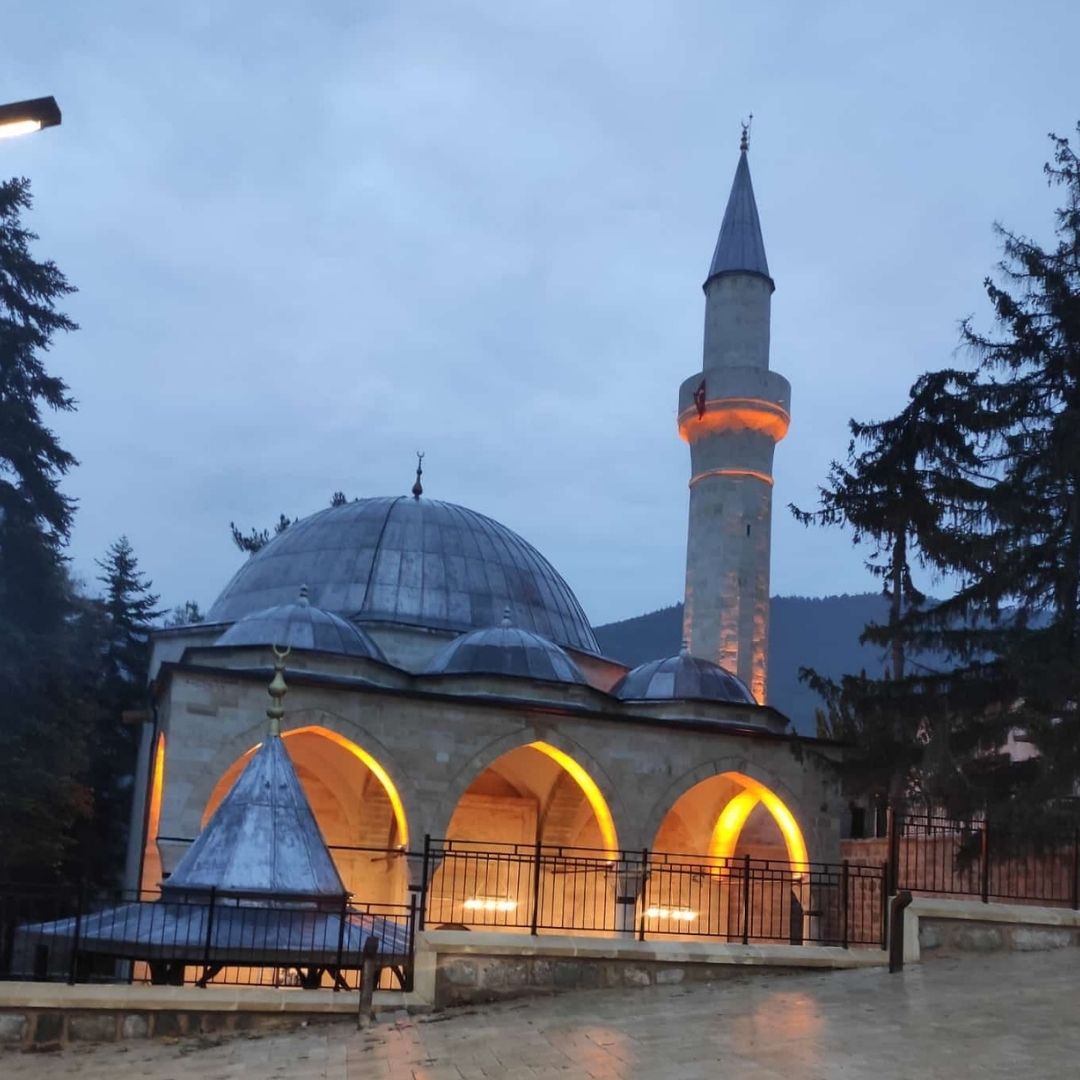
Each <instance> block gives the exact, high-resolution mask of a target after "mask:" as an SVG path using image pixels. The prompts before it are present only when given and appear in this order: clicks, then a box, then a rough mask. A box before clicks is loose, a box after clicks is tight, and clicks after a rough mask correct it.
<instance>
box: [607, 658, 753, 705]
mask: <svg viewBox="0 0 1080 1080" xmlns="http://www.w3.org/2000/svg"><path fill="white" fill-rule="evenodd" d="M611 693H612V694H613V695H614V696H615V697H617V698H618V699H619V700H620V701H674V700H698V701H725V702H728V703H730V704H732V705H756V704H757V702H756V701H755V700H754V695H753V694H751V693H750V691H749V689H748V688H747V686H746V683H744V682H743V681H742V679H740V678H738V677H737V676H735V675H732V674H731V672H730V671H727V670H725V669H724V668H722V667H721V666H720V665H719V664H714V663H713V662H712V661H711V660H702V659H701V658H700V657H698V656H691V655H690V653H689V651H688V650H687V649H686V647H685V646H684V647H683V650H682V652H680V653H679V655H678V656H669V657H667V658H666V659H663V660H649V661H648V662H647V663H644V664H640V665H638V667H636V668H634V669H632V670H631V671H628V672H627V673H626V674H625V675H624V676H623V677H622V678H621V679H620V680H619V681H618V682H617V683H616V684H615V685H614V686H613V687H612V689H611Z"/></svg>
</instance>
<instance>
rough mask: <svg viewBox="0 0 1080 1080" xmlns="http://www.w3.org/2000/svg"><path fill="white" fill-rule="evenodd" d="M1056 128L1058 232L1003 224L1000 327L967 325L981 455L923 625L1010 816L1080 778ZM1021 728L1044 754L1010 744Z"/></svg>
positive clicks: (1079, 212) (1065, 240)
mask: <svg viewBox="0 0 1080 1080" xmlns="http://www.w3.org/2000/svg"><path fill="white" fill-rule="evenodd" d="M1077 132H1078V134H1080V125H1078V128H1077ZM1051 138H1052V139H1053V142H1054V161H1053V163H1052V164H1048V165H1046V166H1045V172H1046V175H1047V177H1048V180H1049V182H1050V183H1051V184H1052V185H1056V186H1060V187H1061V188H1063V190H1064V205H1063V206H1062V207H1061V208H1060V209H1059V210H1058V211H1057V215H1056V218H1057V222H1056V228H1055V234H1056V243H1055V244H1054V246H1052V247H1049V248H1044V247H1043V246H1041V245H1039V244H1037V243H1036V242H1035V241H1033V240H1031V239H1029V238H1027V237H1024V236H1020V235H1018V234H1016V233H1014V232H1012V231H1010V230H1008V229H1006V228H1004V227H1002V226H1000V225H999V226H997V227H996V228H997V232H998V234H999V235H1000V237H1001V239H1002V246H1003V252H1004V255H1003V258H1002V261H1001V263H1000V264H999V266H998V271H999V279H998V280H997V281H995V280H994V279H993V278H987V279H986V281H985V288H986V293H987V296H988V298H989V300H990V303H991V307H992V309H993V314H994V319H995V322H996V325H997V332H996V333H993V334H991V333H983V332H981V331H979V330H977V329H976V327H975V324H974V322H973V320H971V319H968V320H966V321H965V322H964V324H963V341H964V343H965V344H966V345H967V346H968V347H969V348H970V350H971V351H972V353H973V354H974V356H975V358H976V359H977V361H978V367H977V378H976V379H975V380H973V381H972V383H971V386H970V390H969V405H968V412H967V416H966V418H965V421H964V423H965V426H966V427H967V430H968V433H969V437H970V439H971V440H972V443H973V445H974V446H975V448H976V452H977V454H978V457H979V462H980V464H979V468H978V469H977V470H972V471H971V472H970V473H969V475H968V476H967V477H966V481H967V482H966V484H965V485H958V486H957V487H956V488H955V489H954V490H953V491H952V492H951V493H950V512H951V514H952V515H953V519H954V522H955V524H956V526H957V529H956V532H955V534H954V538H955V541H956V542H955V543H953V544H951V545H949V546H948V547H947V548H945V549H943V550H942V551H940V552H939V558H940V562H941V564H942V566H943V567H944V568H945V569H947V570H949V571H951V572H952V573H954V574H956V575H957V576H958V577H959V579H960V581H961V585H960V587H959V588H958V589H957V591H956V594H955V595H954V596H952V597H950V598H949V599H948V600H946V601H945V602H944V603H942V604H941V605H940V606H939V607H938V608H937V609H935V610H934V611H933V612H931V613H928V615H927V617H924V618H923V619H922V620H920V625H919V626H918V627H917V629H918V630H919V631H920V632H921V633H922V635H923V637H922V639H923V640H926V641H934V640H935V635H936V640H937V641H939V642H941V643H943V644H945V645H947V646H948V647H949V648H950V649H951V650H952V651H953V652H954V653H955V654H956V655H958V656H961V657H962V658H963V659H964V660H965V661H966V663H967V667H966V669H965V671H964V672H963V677H962V678H958V679H954V680H953V684H952V686H951V688H950V694H951V696H952V708H953V713H954V731H953V736H952V742H953V746H954V749H955V751H956V753H957V755H958V756H959V757H960V758H961V759H962V760H963V761H964V763H965V768H964V775H965V777H966V778H967V779H968V780H969V781H970V782H971V783H972V785H973V793H974V794H976V795H977V797H978V798H979V800H980V801H983V802H989V803H991V804H993V805H995V806H996V807H997V810H998V813H999V815H1002V814H1005V815H1009V816H1022V815H1024V814H1025V813H1027V812H1028V811H1029V810H1030V808H1031V807H1033V806H1043V807H1047V806H1061V805H1062V804H1061V800H1062V799H1066V798H1072V797H1073V796H1075V794H1076V793H1077V785H1078V782H1080V713H1078V706H1080V159H1078V157H1077V152H1076V150H1075V149H1074V148H1073V147H1072V146H1071V145H1070V143H1069V141H1068V140H1067V139H1064V138H1058V137H1057V136H1051ZM1013 729H1016V730H1019V731H1021V732H1023V733H1024V735H1025V736H1026V737H1027V738H1028V739H1029V740H1030V741H1031V742H1033V743H1034V745H1035V747H1036V749H1037V750H1038V752H1039V753H1038V756H1037V757H1036V758H1035V759H1034V760H1033V761H1025V762H1018V761H1014V760H1012V759H1010V758H1009V757H1007V756H1006V755H1004V754H1003V753H1001V749H1002V747H1003V745H1004V742H1005V739H1006V737H1007V736H1008V734H1009V732H1010V730H1013Z"/></svg>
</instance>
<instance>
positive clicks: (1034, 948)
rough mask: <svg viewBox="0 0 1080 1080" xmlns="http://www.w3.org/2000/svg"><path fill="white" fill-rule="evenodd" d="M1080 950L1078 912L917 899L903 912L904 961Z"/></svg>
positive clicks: (1019, 905) (961, 901) (966, 901)
mask: <svg viewBox="0 0 1080 1080" xmlns="http://www.w3.org/2000/svg"><path fill="white" fill-rule="evenodd" d="M1076 946H1080V912H1076V911H1072V910H1070V909H1068V908H1038V907H1032V906H1030V905H1026V904H983V903H980V902H979V901H974V900H946V899H941V898H939V897H933V898H928V897H918V898H917V899H915V900H914V901H913V902H912V903H911V905H910V906H909V907H908V908H907V910H906V911H905V912H904V959H905V960H911V961H916V960H930V959H932V958H933V957H935V956H951V955H956V954H958V953H966V952H1005V951H1016V952H1039V951H1044V950H1047V949H1066V948H1070V947H1076Z"/></svg>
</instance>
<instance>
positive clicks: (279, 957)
mask: <svg viewBox="0 0 1080 1080" xmlns="http://www.w3.org/2000/svg"><path fill="white" fill-rule="evenodd" d="M415 928H416V900H415V899H413V900H412V902H411V904H410V905H408V906H405V905H397V904H365V903H352V902H345V903H341V904H331V905H329V906H327V905H325V904H316V903H303V902H297V901H275V902H274V903H273V904H272V905H267V904H266V903H265V901H263V902H256V901H255V898H251V897H248V898H245V897H242V896H228V897H226V896H215V895H213V894H211V895H209V896H207V897H203V898H190V897H185V898H177V897H163V896H162V895H161V894H160V893H157V892H155V893H132V892H120V891H106V890H94V891H88V890H82V889H79V890H66V891H65V890H58V889H56V888H51V889H49V888H41V887H36V888H30V887H25V886H21V887H15V886H8V887H4V886H0V979H9V980H10V979H20V980H25V979H30V980H47V981H66V982H69V983H76V982H112V983H117V982H127V983H133V982H145V983H152V984H157V985H174V986H181V985H184V984H194V985H196V986H206V985H209V984H214V985H222V984H232V985H244V986H275V987H295V988H300V989H318V988H320V987H327V988H333V989H334V990H352V989H357V988H358V987H359V982H360V972H361V969H362V967H363V949H364V945H365V943H366V942H367V941H368V939H370V938H373V937H374V938H376V939H378V948H377V953H376V970H377V972H378V980H379V981H378V984H377V985H378V986H379V987H380V988H382V989H391V988H396V989H406V990H408V989H411V987H412V974H413V948H414V941H415Z"/></svg>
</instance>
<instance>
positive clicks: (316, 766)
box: [202, 724, 409, 903]
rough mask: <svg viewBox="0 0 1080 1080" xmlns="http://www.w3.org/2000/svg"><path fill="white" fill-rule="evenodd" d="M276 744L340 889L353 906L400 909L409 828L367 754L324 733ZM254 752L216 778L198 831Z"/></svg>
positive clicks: (293, 734) (310, 729)
mask: <svg viewBox="0 0 1080 1080" xmlns="http://www.w3.org/2000/svg"><path fill="white" fill-rule="evenodd" d="M282 738H283V740H284V742H285V746H286V749H287V750H288V752H289V757H290V759H291V760H292V763H293V767H294V769H295V770H296V775H297V778H298V779H299V781H300V784H301V786H302V787H303V789H304V793H305V795H306V796H307V798H308V802H309V804H310V805H311V809H312V812H313V813H314V815H315V820H316V822H317V823H318V825H319V830H320V831H321V833H322V836H323V839H324V840H325V841H326V843H327V845H328V846H329V848H330V853H331V855H332V856H333V859H334V862H335V864H336V865H337V868H338V872H339V873H340V874H341V877H342V880H343V881H344V883H345V887H346V888H347V889H348V890H349V892H351V893H352V894H353V896H354V897H355V899H356V900H357V901H361V902H379V903H403V902H404V901H405V897H406V890H407V885H408V867H407V865H406V857H405V854H404V853H405V851H406V850H407V847H408V840H409V827H408V820H407V818H406V815H405V808H404V804H403V802H402V799H401V796H400V794H399V793H398V790H397V787H396V786H395V785H394V782H393V780H392V779H391V777H390V774H389V773H388V772H387V770H386V769H385V768H384V767H383V765H382V764H381V762H380V761H379V760H378V759H377V758H375V757H374V756H373V755H372V754H370V753H368V752H367V751H366V750H364V749H363V748H362V747H361V746H359V745H358V744H357V743H355V742H353V741H352V740H351V739H348V738H346V737H345V736H344V735H341V734H340V733H339V732H336V731H333V730H331V729H329V728H326V727H322V726H320V725H316V724H311V725H305V726H302V727H295V728H291V729H289V730H288V731H284V732H282ZM257 748H258V744H256V745H255V746H251V747H249V748H248V749H247V750H245V751H244V752H243V753H242V754H240V755H239V757H237V758H236V759H235V760H234V761H233V762H232V763H231V764H230V765H229V766H228V767H227V768H226V769H225V770H224V772H223V773H222V774H221V776H220V778H219V779H218V781H217V783H216V784H215V785H214V787H213V789H212V791H211V792H210V795H209V798H208V799H207V800H206V804H205V806H204V808H203V811H202V824H203V825H205V824H206V822H207V821H209V819H210V817H211V816H212V815H213V812H214V810H215V809H216V808H217V806H218V804H219V803H220V802H221V800H222V799H223V798H224V797H225V795H226V794H227V793H228V791H229V789H230V788H231V787H232V785H233V783H234V782H235V781H236V778H237V777H238V776H239V775H240V773H241V772H242V771H243V768H244V766H245V765H246V764H247V761H248V759H249V758H250V757H251V755H252V754H253V753H254V752H255V750H256V749H257Z"/></svg>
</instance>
